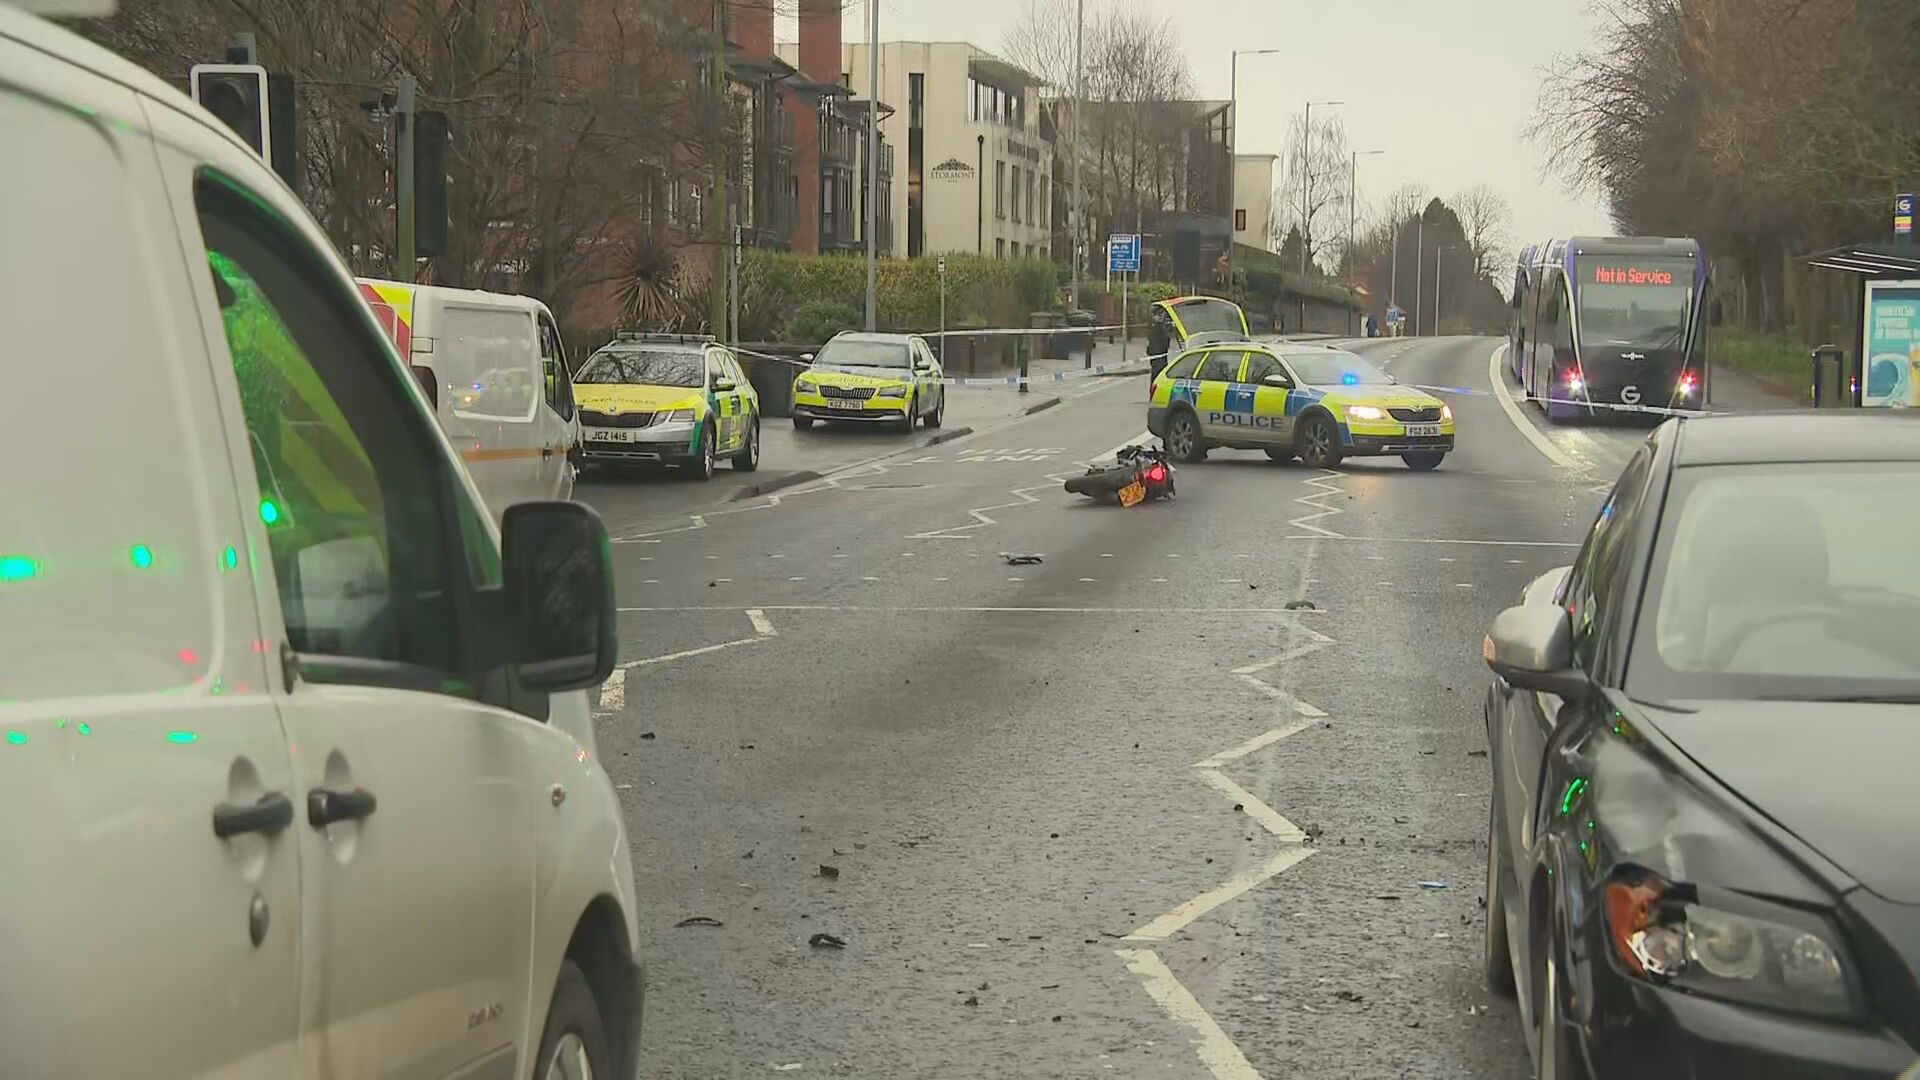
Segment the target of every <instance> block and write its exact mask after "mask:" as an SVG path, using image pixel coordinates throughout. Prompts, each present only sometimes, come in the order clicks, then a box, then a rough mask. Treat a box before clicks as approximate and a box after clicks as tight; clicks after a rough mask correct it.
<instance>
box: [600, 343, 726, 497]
mask: <svg viewBox="0 0 1920 1080" xmlns="http://www.w3.org/2000/svg"><path fill="white" fill-rule="evenodd" d="M573 396H574V400H575V402H577V403H578V404H579V407H580V436H581V438H580V446H581V460H582V463H583V464H586V465H678V466H681V467H682V468H685V469H688V470H690V471H691V472H692V473H693V474H694V475H695V476H696V477H698V478H699V479H702V480H709V479H712V477H713V469H714V463H715V462H716V461H718V460H719V459H721V458H725V459H728V460H730V461H732V462H733V467H734V468H735V469H736V470H738V471H740V472H752V471H753V470H755V469H757V468H759V467H760V397H759V395H758V394H756V393H754V390H753V384H751V383H749V382H748V381H747V376H746V373H745V372H743V371H742V370H741V369H740V363H739V361H738V360H736V359H735V358H734V356H733V353H732V352H730V351H728V349H727V347H726V346H725V345H722V344H720V343H719V342H717V341H714V340H713V339H712V338H708V337H695V336H691V335H680V334H638V333H627V332H622V333H621V334H620V335H619V336H618V337H617V338H615V339H614V340H613V341H610V342H608V343H607V344H605V345H603V346H601V347H600V349H599V350H598V351H596V352H595V353H594V354H593V355H592V356H590V357H588V358H587V362H586V363H584V364H582V365H580V370H579V371H577V372H575V373H574V376H573Z"/></svg>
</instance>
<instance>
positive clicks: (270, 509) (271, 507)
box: [260, 499, 280, 525]
mask: <svg viewBox="0 0 1920 1080" xmlns="http://www.w3.org/2000/svg"><path fill="white" fill-rule="evenodd" d="M260 520H261V521H264V522H266V523H267V524H269V525H271V524H273V523H274V522H276V521H279V520H280V507H279V504H277V503H275V502H274V501H273V500H272V499H261V500H260Z"/></svg>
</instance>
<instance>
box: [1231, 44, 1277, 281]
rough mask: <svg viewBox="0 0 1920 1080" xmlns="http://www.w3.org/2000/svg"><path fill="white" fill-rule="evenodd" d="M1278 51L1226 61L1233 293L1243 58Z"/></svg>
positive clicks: (1252, 52)
mask: <svg viewBox="0 0 1920 1080" xmlns="http://www.w3.org/2000/svg"><path fill="white" fill-rule="evenodd" d="M1279 51H1280V50H1279V49H1234V50H1233V51H1232V53H1230V54H1229V56H1228V57H1227V292H1228V294H1229V295H1231V294H1232V292H1233V245H1234V234H1235V233H1237V232H1239V231H1240V194H1239V190H1238V188H1239V181H1240V159H1239V158H1238V157H1237V156H1236V155H1237V153H1238V151H1239V148H1240V140H1239V138H1238V136H1239V134H1240V57H1241V56H1243V55H1245V56H1271V55H1273V54H1275V53H1278V52H1279Z"/></svg>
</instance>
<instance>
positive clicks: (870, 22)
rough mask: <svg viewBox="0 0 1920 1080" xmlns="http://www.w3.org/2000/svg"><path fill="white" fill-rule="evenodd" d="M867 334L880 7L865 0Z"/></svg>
mask: <svg viewBox="0 0 1920 1080" xmlns="http://www.w3.org/2000/svg"><path fill="white" fill-rule="evenodd" d="M866 202H867V208H866V209H867V222H866V229H865V232H866V234H867V332H868V333H872V332H873V329H874V284H875V277H876V271H877V269H878V266H877V258H876V255H875V252H874V246H873V244H874V235H873V227H874V223H875V221H876V220H877V219H878V217H879V213H880V4H879V0H867V199H866Z"/></svg>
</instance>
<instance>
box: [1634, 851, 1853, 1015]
mask: <svg viewBox="0 0 1920 1080" xmlns="http://www.w3.org/2000/svg"><path fill="white" fill-rule="evenodd" d="M1606 914H1607V926H1608V934H1609V936H1610V937H1611V938H1612V940H1613V944H1614V947H1615V950H1616V951H1617V952H1618V953H1619V956H1620V959H1621V961H1622V962H1623V963H1624V964H1625V965H1626V967H1627V970H1629V971H1630V972H1632V973H1633V974H1635V975H1638V976H1640V977H1642V978H1645V979H1648V980H1650V981H1652V982H1655V983H1659V984H1662V985H1672V986H1676V987H1680V988H1682V989H1685V990H1690V991H1694V992H1696V993H1699V994H1702V995H1706V996H1710V997H1717V998H1725V999H1727V1000H1730V1001H1739V1002H1746V1003H1748V1004H1752V1005H1764V1006H1767V1007H1769V1008H1774V1009H1785V1010H1789V1011H1792V1012H1799V1013H1809V1014H1812V1015H1815V1016H1828V1017H1846V1016H1852V1015H1855V1014H1857V1012H1858V1003H1857V1001H1856V998H1855V993H1854V984H1853V975H1852V972H1851V970H1850V964H1849V962H1848V961H1847V959H1846V958H1845V955H1846V954H1845V951H1844V949H1843V948H1842V946H1841V944H1840V935H1839V934H1838V933H1836V932H1835V930H1834V928H1833V927H1832V926H1831V925H1830V924H1828V922H1827V920H1825V919H1823V918H1821V917H1820V916H1818V915H1815V914H1812V913H1810V912H1806V911H1802V910H1800V909H1798V908H1791V907H1786V906H1784V905H1780V904H1773V903H1769V902H1767V901H1762V900H1756V899H1754V898H1752V897H1749V896H1745V895H1740V894H1734V893H1722V892H1719V891H1717V890H1716V891H1713V892H1712V893H1711V894H1710V895H1708V896H1704V897H1703V896H1701V895H1699V890H1696V889H1693V888H1691V887H1686V886H1676V885H1673V884H1672V883H1670V882H1668V881H1666V880H1665V879H1664V878H1661V877H1660V876H1659V875H1657V874H1653V873H1648V872H1645V871H1635V870H1624V871H1622V872H1621V873H1619V874H1616V875H1615V876H1614V878H1613V880H1611V881H1610V882H1608V884H1607V890H1606Z"/></svg>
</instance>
